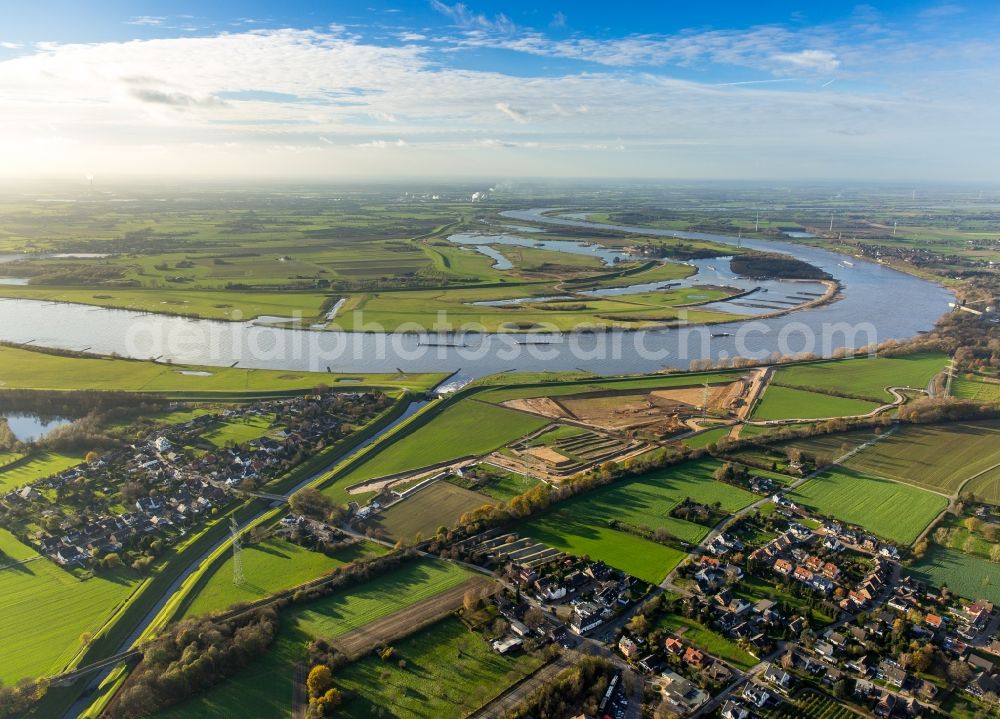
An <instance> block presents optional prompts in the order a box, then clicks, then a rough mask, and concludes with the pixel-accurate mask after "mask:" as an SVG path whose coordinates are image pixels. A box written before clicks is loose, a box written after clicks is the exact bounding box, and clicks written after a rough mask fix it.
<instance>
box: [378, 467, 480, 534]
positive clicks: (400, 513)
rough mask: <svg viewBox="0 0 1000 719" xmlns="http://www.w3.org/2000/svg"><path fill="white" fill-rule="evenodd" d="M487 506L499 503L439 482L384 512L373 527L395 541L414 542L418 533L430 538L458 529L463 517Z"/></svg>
mask: <svg viewBox="0 0 1000 719" xmlns="http://www.w3.org/2000/svg"><path fill="white" fill-rule="evenodd" d="M484 504H498V502H497V500H495V499H490V498H489V497H484V496H483V495H482V494H480V493H478V492H473V491H471V490H469V489H462V488H461V487H456V486H455V485H454V484H451V483H450V482H444V481H439V482H435V483H434V484H432V485H431V486H429V487H426V488H424V489H421V490H420V491H418V492H417V493H416V494H414V495H412V496H410V497H407V498H406V499H404V500H403V501H402V502H398V503H397V504H394V505H392V506H391V507H389V508H388V509H386V510H384V511H382V512H380V513H379V516H378V518H377V520H376V521H375V522H374V524H373V526H376V527H379V528H381V529H383V530H384V531H385V532H386V533H387V534H388V535H389V536H390V537H392V538H393V539H413V538H414V537H415V536H416V535H417V534H420V535H421V536H422V537H424V538H427V537H432V536H434V534H435V533H436V532H437V529H438V527H441V526H444V527H448V528H451V527H454V526H455V525H456V524H458V519H459V517H461V516H462V515H463V514H465V513H466V512H471V511H472V510H474V509H479V508H480V507H482V506H483V505H484Z"/></svg>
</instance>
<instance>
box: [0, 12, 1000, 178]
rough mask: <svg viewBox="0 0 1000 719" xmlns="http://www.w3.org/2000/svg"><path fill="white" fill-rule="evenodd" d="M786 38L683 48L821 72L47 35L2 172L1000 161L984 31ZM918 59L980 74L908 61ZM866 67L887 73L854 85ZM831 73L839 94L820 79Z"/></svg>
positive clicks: (1, 133)
mask: <svg viewBox="0 0 1000 719" xmlns="http://www.w3.org/2000/svg"><path fill="white" fill-rule="evenodd" d="M449 7H451V6H449ZM490 22H493V21H492V20H491V21H490ZM463 37H468V36H467V35H463ZM514 39H515V38H508V40H511V41H513V40H514ZM520 39H522V40H523V38H520ZM529 39H530V38H529ZM786 39H787V38H786ZM532 42H533V41H532ZM573 42H574V43H576V44H577V49H579V47H580V43H582V42H583V41H582V40H581V39H575V40H574V41H573ZM636 42H639V47H638V48H637V49H635V51H634V52H632V54H630V52H631V51H629V50H628V49H622V48H623V47H624V46H621V47H619V48H618V49H617V50H616V49H613V48H611V49H609V48H608V47H604V46H603V45H602V46H600V47H597V49H598V50H600V51H601V52H608V53H614V52H619V51H621V52H622V53H624V54H623V55H622V57H623V58H624V57H625V55H628V56H630V57H632V58H635V57H641V56H642V55H641V53H642V52H645V51H646V49H644V48H645V46H644V45H643V43H642V41H638V40H636ZM782 42H783V40H781V39H780V38H779V40H778V41H776V40H775V39H774V38H765V37H764V36H763V35H762V34H758V33H753V32H750V33H748V37H747V38H744V39H741V40H735V39H734V38H733V37H732V36H731V35H729V34H723V35H719V36H718V37H716V40H715V41H714V44H713V42H712V41H709V40H707V39H706V37H705V36H704V34H702V36H700V37H699V39H697V40H694V39H692V40H691V43H690V45H688V46H685V45H684V44H683V43H680V45H679V46H678V47H674V48H673V49H672V50H671V52H672V53H675V56H676V57H683V58H690V59H689V60H686V61H689V62H691V63H695V65H694V66H695V67H700V66H702V65H699V64H698V63H706V62H707V63H717V62H721V61H722V58H724V57H728V58H730V59H731V61H732V62H743V61H744V60H746V61H747V62H749V61H750V60H749V59H748V58H751V57H752V58H753V62H755V63H761V64H762V66H763V67H766V68H769V69H768V70H767V72H778V71H779V70H780V71H781V72H784V73H785V74H795V75H797V76H800V77H803V78H806V79H808V80H809V82H805V83H795V84H791V83H789V84H782V83H770V84H754V85H728V86H722V85H717V84H715V83H714V82H713V83H711V84H709V83H708V82H694V81H690V80H679V79H675V78H671V77H668V76H666V75H665V74H663V73H659V74H654V73H650V72H645V71H643V72H639V71H635V70H632V69H630V68H629V67H628V66H626V65H609V66H606V67H605V68H604V69H602V70H601V71H587V72H576V73H567V74H563V75H553V74H545V75H538V76H530V75H529V76H525V75H524V74H523V73H522V74H519V75H514V74H505V73H503V72H500V71H486V70H469V69H462V68H456V67H448V66H447V64H445V63H443V62H442V61H441V59H440V55H439V54H438V53H437V52H436V49H437V47H438V45H437V44H432V43H427V44H421V43H418V42H415V43H414V44H409V45H405V46H378V45H375V44H371V43H369V42H365V41H362V40H361V39H359V38H357V37H355V36H346V35H345V34H344V33H343V32H342V31H340V30H337V31H322V32H321V31H314V30H290V29H281V30H258V31H245V32H239V33H227V34H221V35H216V36H206V37H184V38H172V39H153V40H132V41H128V42H115V43H94V44H64V45H55V44H49V45H46V46H44V48H39V49H37V50H32V51H31V53H30V54H26V55H21V56H20V57H14V58H11V59H8V60H0V96H2V97H3V98H4V111H3V113H0V156H2V157H3V158H4V162H3V163H2V164H0V173H2V174H6V175H15V174H21V175H24V174H38V173H42V174H52V173H60V172H66V173H70V174H73V175H74V176H79V174H80V172H82V171H87V172H91V171H92V172H95V173H99V174H100V175H101V176H108V175H111V174H114V173H146V172H149V173H158V174H159V173H162V174H176V175H191V174H198V173H201V174H209V173H214V174H220V173H221V174H233V175H235V174H245V175H247V176H255V175H258V174H265V175H266V174H272V173H274V174H284V175H314V176H319V177H327V176H330V173H332V172H345V173H348V172H353V173H370V174H373V175H378V174H379V173H386V174H393V175H395V176H399V175H406V174H413V175H426V174H428V173H439V174H448V175H461V174H484V173H485V174H504V173H509V174H515V175H531V174H539V175H553V174H554V175H567V174H569V175H576V176H587V175H593V174H603V175H628V176H642V175H652V176H657V175H662V174H665V173H666V174H672V175H676V176H694V177H713V176H720V175H722V176H728V177H733V176H745V177H757V176H777V175H781V174H785V173H789V172H792V173H796V174H798V175H802V174H807V173H808V172H810V171H811V170H810V168H815V167H818V168H822V170H821V174H837V173H842V174H845V175H856V174H859V173H863V174H865V175H868V176H873V177H883V176H885V175H886V172H885V171H884V170H880V169H879V168H880V167H882V166H886V165H885V163H890V162H891V163H898V164H894V165H892V166H893V167H897V166H898V167H905V168H908V169H906V170H905V171H904V174H906V175H909V176H911V177H919V176H921V175H924V174H926V173H928V172H930V171H934V172H935V174H940V169H941V168H947V167H949V166H951V167H954V168H956V169H954V170H953V173H954V175H955V176H967V177H973V176H976V175H977V172H978V173H979V174H980V175H982V176H991V175H990V173H992V172H994V170H993V168H991V167H990V166H989V162H988V158H991V157H995V156H997V154H998V152H1000V148H998V146H997V144H998V140H997V136H996V134H995V132H994V131H993V129H992V126H991V123H990V118H992V117H995V115H996V109H997V108H1000V97H998V94H1000V90H998V89H997V88H1000V83H996V81H995V80H996V72H995V71H994V70H993V69H992V67H993V66H994V65H993V64H991V62H992V60H991V58H994V57H995V53H996V52H997V50H996V48H995V47H993V46H992V45H990V44H989V43H986V42H985V41H983V42H979V43H978V44H977V43H970V42H967V41H964V40H963V42H962V43H961V44H960V45H959V44H956V45H954V46H951V47H945V46H942V47H937V48H936V49H935V50H934V52H933V53H926V52H924V49H923V47H907V48H906V49H905V50H904V48H902V47H897V48H896V49H895V52H894V53H885V52H882V49H883V48H882V47H879V48H876V50H873V51H871V53H869V54H866V53H865V52H864V50H863V48H845V47H844V46H842V45H836V44H832V45H824V44H823V43H822V42H821V41H820V40H819V39H817V40H816V42H815V43H813V44H811V45H809V46H807V47H802V46H801V45H800V44H796V43H789V44H788V49H786V50H780V51H776V50H775V47H776V46H781V45H782ZM654 44H655V43H654ZM595 47H596V46H595ZM685 48H686V49H685ZM708 48H711V50H710V52H709V49H708ZM991 53H992V54H991ZM779 55H783V56H785V57H782V58H778V56H779ZM873 55H877V60H878V62H875V61H874V60H873V58H872V56H873ZM609 56H610V55H609ZM917 57H923V58H931V59H932V60H933V61H934V62H940V64H941V65H942V66H945V65H948V64H949V63H950V64H951V65H952V66H954V65H959V64H960V63H961V64H962V66H963V67H964V66H965V65H968V67H969V69H968V70H964V71H963V72H962V74H959V73H958V71H956V70H954V69H942V70H941V71H926V68H924V71H921V72H914V71H913V67H914V62H915V58H917ZM235 58H238V61H234V59H235ZM959 61H960V63H959ZM837 63H839V64H837ZM859 68H861V69H862V70H863V71H864V72H868V71H869V70H870V71H871V72H872V73H873V77H874V76H875V75H874V73H875V71H877V79H878V81H879V84H878V85H875V84H874V83H873V82H872V81H871V80H869V83H871V87H870V89H859V87H861V85H860V83H859V81H858V77H862V76H861V75H858V74H855V75H853V76H852V75H851V73H858V72H859ZM832 69H836V72H837V77H838V78H840V79H838V82H837V85H836V87H835V88H829V89H827V90H823V91H822V92H817V88H818V87H819V85H820V83H821V82H822V80H823V79H825V74H828V73H829V72H830V71H832ZM816 76H818V78H819V79H818V80H817V79H816ZM713 80H714V76H713ZM376 123H392V125H391V129H389V125H378V124H376ZM380 134H381V135H383V137H381V138H380V137H378V135H380ZM385 135H389V136H390V137H393V138H396V137H398V138H405V140H404V139H398V140H394V139H387V138H386V137H385ZM484 138H485V139H484ZM609 138H616V139H615V140H609ZM914 147H920V148H921V152H920V163H919V165H914V166H910V165H907V164H906V163H907V162H908V161H909V159H910V158H914V149H913V148H914ZM151 148H161V149H160V150H157V151H155V152H154V151H153V149H151ZM162 148H167V151H162ZM395 148H405V151H403V152H391V151H389V150H391V149H395ZM497 148H530V149H531V152H502V151H497ZM379 149H382V150H387V151H386V152H373V150H379ZM612 150H614V151H613V152H612ZM804 156H808V157H810V158H811V160H812V161H813V162H811V163H810V166H809V167H803V165H802V158H803V157H804ZM262 157H263V158H264V159H263V161H262ZM935 163H937V164H935ZM949 163H950V164H949ZM959 166H961V168H960V169H959Z"/></svg>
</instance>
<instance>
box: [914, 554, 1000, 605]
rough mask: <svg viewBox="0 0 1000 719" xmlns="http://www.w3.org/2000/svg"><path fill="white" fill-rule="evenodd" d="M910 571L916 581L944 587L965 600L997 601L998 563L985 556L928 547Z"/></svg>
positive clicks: (999, 599) (999, 589) (999, 584)
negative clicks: (919, 580)
mask: <svg viewBox="0 0 1000 719" xmlns="http://www.w3.org/2000/svg"><path fill="white" fill-rule="evenodd" d="M910 570H911V571H912V573H913V574H914V575H916V577H917V578H918V579H921V580H923V581H926V582H928V583H930V584H933V585H935V586H938V587H942V586H947V587H948V588H949V589H950V590H951V591H953V592H955V593H956V594H959V595H961V596H963V597H965V598H966V599H972V600H975V599H986V600H987V601H990V602H994V603H998V602H1000V564H994V563H993V562H991V561H990V560H989V559H986V558H985V557H980V556H976V555H972V554H964V553H962V552H960V551H958V550H955V549H947V548H945V547H942V546H939V545H937V544H931V545H930V547H928V548H927V553H926V554H925V555H924V557H923V558H922V559H918V560H917V561H915V562H914V563H913V565H912V566H911V567H910Z"/></svg>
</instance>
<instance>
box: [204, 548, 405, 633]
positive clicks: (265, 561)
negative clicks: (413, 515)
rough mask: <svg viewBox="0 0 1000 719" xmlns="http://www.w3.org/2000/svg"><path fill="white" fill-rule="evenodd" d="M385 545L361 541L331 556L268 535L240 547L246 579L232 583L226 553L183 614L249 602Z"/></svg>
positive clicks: (375, 552)
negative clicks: (223, 559) (242, 581)
mask: <svg viewBox="0 0 1000 719" xmlns="http://www.w3.org/2000/svg"><path fill="white" fill-rule="evenodd" d="M385 551H386V550H385V549H384V548H383V547H382V546H380V545H378V544H373V543H371V542H362V543H360V544H355V545H353V546H351V547H347V548H345V549H342V550H340V551H339V552H337V553H336V554H335V556H333V557H328V556H326V555H325V554H322V553H320V552H314V551H311V550H309V549H305V548H303V547H300V546H298V545H297V544H292V543H291V542H286V541H285V540H283V539H268V540H265V541H263V542H261V543H260V544H249V545H247V546H245V547H244V548H243V553H242V557H243V575H244V577H245V578H246V582H244V583H243V584H241V585H239V586H236V585H234V584H233V558H232V556H229V557H227V558H226V560H225V561H224V562H222V563H221V564H220V565H219V566H218V568H217V569H216V570H215V571H214V572H212V574H211V575H210V576H209V577H208V579H207V580H206V582H205V584H204V585H203V586H202V587H201V588H200V589H199V590H198V593H197V594H196V595H195V599H194V601H192V602H191V605H190V606H189V607H188V608H187V610H186V611H185V616H189V617H190V616H197V615H199V614H207V613H209V612H217V611H220V610H222V609H225V608H226V607H228V606H230V605H232V604H236V603H237V602H253V601H256V600H258V599H263V598H264V597H266V596H268V595H271V594H274V593H275V592H280V591H281V590H283V589H289V588H291V587H294V586H297V585H299V584H302V583H303V582H307V581H309V580H310V579H314V578H316V577H318V576H320V575H322V574H325V573H326V572H329V571H330V570H332V569H334V568H336V567H340V566H343V565H344V564H346V563H348V562H352V561H354V560H356V559H364V558H366V557H371V556H375V555H378V554H384V553H385Z"/></svg>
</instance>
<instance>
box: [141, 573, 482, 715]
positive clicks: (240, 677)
mask: <svg viewBox="0 0 1000 719" xmlns="http://www.w3.org/2000/svg"><path fill="white" fill-rule="evenodd" d="M469 576H471V575H470V574H469V573H468V572H466V571H465V570H464V569H461V568H459V567H457V566H455V565H452V564H448V563H445V562H410V563H407V564H405V565H403V566H402V567H400V568H398V569H396V570H394V571H392V572H390V573H388V574H384V575H381V576H379V577H376V578H375V579H373V580H372V581H370V582H367V583H365V584H363V585H359V586H356V587H351V588H349V589H345V590H344V591H342V592H339V593H336V594H333V595H331V596H329V597H324V598H322V599H318V600H316V601H315V602H310V603H309V604H306V605H302V606H295V607H293V608H292V609H291V610H290V611H288V612H285V613H284V614H283V615H282V620H281V621H282V626H281V630H280V632H279V634H278V639H277V641H276V642H275V644H274V646H273V647H272V648H271V649H270V650H269V651H268V652H267V653H266V654H265V655H264V656H262V657H259V658H258V659H256V660H255V661H253V662H252V663H251V664H250V666H248V667H246V668H245V669H244V670H243V671H241V672H240V673H239V674H237V675H236V676H235V677H233V678H232V679H230V680H228V681H226V682H223V683H222V684H220V685H218V686H217V687H215V688H214V689H212V690H211V691H209V692H208V693H206V694H203V695H200V696H197V697H194V698H192V699H191V700H189V701H187V702H184V703H183V704H179V705H177V706H175V707H173V708H172V709H170V710H168V711H165V712H161V713H160V714H159V715H158V716H160V717H166V718H167V719H204V718H208V717H211V718H213V719H231V717H236V716H253V717H265V716H266V717H278V716H288V715H289V714H290V710H291V697H292V686H293V670H294V666H295V664H296V663H297V662H299V661H301V660H302V658H303V655H304V646H305V644H306V643H307V642H309V641H310V640H312V639H315V638H323V639H328V640H329V639H333V638H335V637H338V636H340V635H342V634H346V633H347V632H350V631H352V630H354V629H357V628H358V627H361V626H364V625H365V624H368V623H370V622H373V621H375V620H376V619H380V618H382V617H384V616H387V615H389V614H392V613H393V612H395V611H397V610H399V609H403V608H405V607H407V606H410V605H411V604H415V603H416V602H419V601H421V600H424V599H427V598H429V597H433V596H434V595H436V594H439V593H441V592H443V591H445V590H446V589H450V588H452V587H454V586H457V585H458V584H461V583H462V582H464V581H465V580H466V579H468V578H469Z"/></svg>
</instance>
